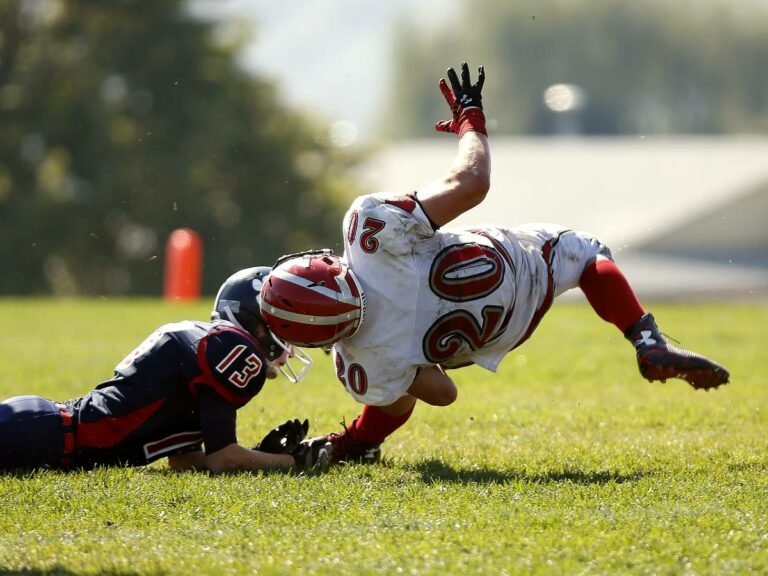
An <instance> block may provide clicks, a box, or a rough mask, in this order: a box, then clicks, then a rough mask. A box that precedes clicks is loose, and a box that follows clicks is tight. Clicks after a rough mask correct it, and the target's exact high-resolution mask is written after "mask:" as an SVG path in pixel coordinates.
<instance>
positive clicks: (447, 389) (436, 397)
mask: <svg viewBox="0 0 768 576" xmlns="http://www.w3.org/2000/svg"><path fill="white" fill-rule="evenodd" d="M458 395H459V391H458V390H457V389H456V386H455V385H453V383H451V386H443V387H441V388H440V390H438V391H437V392H436V393H435V394H433V395H432V396H431V397H430V398H429V399H428V400H427V403H428V404H431V405H432V406H449V405H451V404H453V403H454V402H455V401H456V398H457V397H458Z"/></svg>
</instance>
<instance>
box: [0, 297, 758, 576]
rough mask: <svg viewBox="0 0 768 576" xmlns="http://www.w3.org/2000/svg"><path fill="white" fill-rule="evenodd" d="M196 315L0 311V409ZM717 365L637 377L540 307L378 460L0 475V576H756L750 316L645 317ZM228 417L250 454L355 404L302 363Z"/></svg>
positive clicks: (319, 361)
mask: <svg viewBox="0 0 768 576" xmlns="http://www.w3.org/2000/svg"><path fill="white" fill-rule="evenodd" d="M208 311H209V304H208V303H205V304H199V305H192V306H172V305H168V304H164V303H162V302H160V301H154V300H152V301H149V300H147V301H142V300H138V301H137V300H124V301H119V300H92V301H80V300H75V301H67V300H63V301H52V300H2V299H0V317H2V318H3V320H2V323H1V324H0V397H8V396H13V395H16V394H20V393H35V394H40V395H43V396H47V397H49V398H53V399H57V400H63V399H66V398H69V397H73V396H78V395H81V394H84V393H86V392H87V391H88V390H89V389H90V388H91V387H92V386H94V385H95V384H96V383H98V382H99V381H101V380H103V379H105V378H108V377H109V376H110V375H111V370H112V367H113V366H114V365H115V364H117V363H118V362H119V361H120V360H121V358H122V356H123V355H124V354H126V353H127V352H128V351H130V350H131V349H132V348H133V346H134V345H136V344H137V343H138V342H139V341H140V340H141V339H143V338H144V336H145V335H146V334H147V333H149V332H150V331H151V330H152V329H153V328H155V327H156V326H157V325H159V324H161V323H163V322H166V321H173V320H180V319H184V318H203V319H204V318H206V317H207V314H208ZM652 311H653V312H654V313H655V315H656V317H657V320H658V321H659V323H660V325H661V327H662V330H664V331H665V332H667V333H668V334H671V335H672V336H674V337H675V338H677V339H678V340H680V341H681V343H682V345H684V346H686V347H689V348H692V349H695V350H697V351H699V352H702V353H705V354H708V355H711V356H713V357H715V358H716V359H718V360H719V361H721V362H722V363H723V364H725V365H726V366H728V367H729V368H730V370H731V374H732V383H731V384H730V385H728V386H727V387H725V388H723V389H721V390H717V391H714V392H710V393H704V392H696V391H694V390H693V389H692V388H690V387H689V386H688V385H687V384H685V383H684V382H682V381H670V382H668V383H667V384H664V385H662V384H658V383H656V384H650V383H648V382H646V381H645V380H643V379H641V377H640V375H639V373H638V372H637V368H636V365H635V362H634V354H633V350H632V348H631V346H630V345H629V344H628V343H627V342H626V341H624V340H623V338H622V337H621V335H620V334H618V332H617V331H616V330H615V329H614V328H613V327H612V326H610V325H607V324H605V323H603V322H602V321H600V320H599V319H597V318H596V317H595V316H594V315H593V313H592V312H591V310H590V309H589V308H588V307H587V306H586V305H582V304H579V303H571V304H559V305H556V306H555V308H554V309H553V311H552V312H551V313H550V314H549V315H548V316H547V317H546V318H545V319H544V321H543V322H542V324H541V326H540V327H539V329H538V331H537V332H536V334H535V335H534V336H533V338H532V339H531V340H530V341H529V342H528V343H526V344H525V345H524V346H523V347H522V348H521V349H520V350H518V351H516V352H515V353H513V354H511V355H510V356H509V357H508V358H507V359H506V360H505V361H504V363H503V364H502V366H501V369H500V371H499V373H498V374H496V375H492V374H490V373H487V372H484V371H482V370H480V369H475V368H469V369H464V370H461V371H458V372H456V373H454V376H455V378H456V380H457V382H458V384H459V399H458V400H457V402H456V403H455V404H454V405H452V406H450V407H447V408H431V407H427V406H425V405H419V406H418V407H417V409H416V411H415V413H414V415H413V417H412V418H411V420H410V422H409V423H408V424H407V425H406V427H405V428H403V429H401V430H399V431H398V432H396V433H395V435H394V436H393V437H392V438H390V439H389V440H388V441H387V442H386V443H385V444H384V458H385V459H384V463H383V465H380V466H347V467H341V468H334V469H332V470H331V471H330V472H329V473H327V474H324V475H307V476H293V475H285V474H266V475H265V474H259V475H250V474H241V475H234V476H209V475H207V474H202V473H172V472H170V471H169V470H168V469H167V468H166V466H165V464H164V463H157V464H155V465H153V466H150V467H147V468H136V469H100V470H96V471H92V472H77V473H61V472H51V471H40V472H35V473H29V474H23V475H5V476H0V509H1V510H2V514H0V573H2V574H32V575H38V574H65V575H68V574H114V575H133V574H179V575H190V574H210V575H215V576H224V575H229V574H257V573H258V574H291V575H294V574H333V575H338V574H355V575H358V574H406V575H410V574H484V575H485V574H489V575H490V574H494V575H495V574H513V575H514V574H712V575H721V574H735V575H742V574H766V573H768V402H767V401H768V352H766V350H768V336H767V335H766V334H767V333H768V331H767V330H766V326H768V306H767V305H759V304H750V305H746V304H745V305H725V304H718V305H695V306H693V305H691V306H661V305H660V306H654V307H653V308H652ZM315 358H316V363H315V366H314V367H313V370H312V372H311V375H310V377H309V378H308V379H307V380H305V381H304V382H302V383H301V384H297V385H295V384H289V383H288V382H286V381H285V380H275V381H271V382H270V383H269V384H268V385H267V386H266V387H265V390H264V391H263V392H262V394H261V395H259V396H258V397H257V398H256V399H255V400H254V401H253V402H251V403H250V404H249V405H247V406H246V407H244V408H243V409H242V410H241V411H240V415H239V422H238V424H239V437H240V440H241V442H243V443H244V444H251V443H254V442H256V441H257V440H258V439H259V438H260V437H261V436H262V435H263V434H264V433H265V432H266V431H267V429H268V428H270V427H272V426H273V425H275V424H277V423H279V422H282V421H283V420H285V419H286V418H289V417H295V416H298V417H305V416H306V417H309V418H310V421H311V423H312V429H311V432H310V433H313V432H314V433H320V432H323V433H325V432H329V431H331V430H335V429H337V428H338V423H339V421H340V420H341V419H342V418H346V419H347V420H348V421H349V420H351V419H352V418H353V417H354V416H355V415H356V414H357V412H358V408H359V406H358V405H357V404H355V403H354V401H353V400H352V399H351V398H349V397H348V396H346V394H345V393H344V391H343V390H342V388H341V385H340V384H339V383H338V382H337V381H336V379H335V377H334V370H333V368H332V365H331V361H330V359H329V358H327V357H325V356H323V355H321V354H317V355H315Z"/></svg>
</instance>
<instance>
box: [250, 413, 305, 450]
mask: <svg viewBox="0 0 768 576" xmlns="http://www.w3.org/2000/svg"><path fill="white" fill-rule="evenodd" d="M308 431H309V420H307V419H305V420H304V422H299V419H298V418H294V419H293V420H286V421H285V422H283V423H282V424H280V426H278V427H277V428H273V429H272V430H270V431H269V433H268V434H267V435H266V436H264V438H262V440H261V442H259V443H258V444H256V446H254V447H253V448H252V450H258V451H259V452H269V453H270V454H290V453H292V452H294V451H295V450H296V449H297V448H298V447H299V444H300V443H301V441H302V440H304V438H306V437H307V432H308Z"/></svg>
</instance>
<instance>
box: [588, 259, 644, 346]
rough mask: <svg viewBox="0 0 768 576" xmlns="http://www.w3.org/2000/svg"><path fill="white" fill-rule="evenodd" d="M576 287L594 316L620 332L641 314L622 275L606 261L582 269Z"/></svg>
mask: <svg viewBox="0 0 768 576" xmlns="http://www.w3.org/2000/svg"><path fill="white" fill-rule="evenodd" d="M579 286H580V287H581V290H582V291H583V292H584V295H585V296H586V297H587V300H589V303H590V304H591V305H592V308H594V309H595V312H597V315H598V316H600V318H602V319H603V320H605V321H606V322H610V323H611V324H614V325H615V326H616V327H617V328H618V329H619V330H621V331H622V332H625V331H626V330H627V328H629V327H630V326H632V324H634V323H635V322H637V321H638V320H639V319H640V317H641V316H642V315H643V314H645V310H644V309H643V306H642V305H641V304H640V301H639V300H638V299H637V296H636V295H635V291H634V290H632V287H631V286H630V285H629V282H627V279H626V278H625V277H624V274H622V273H621V270H619V267H618V266H616V264H614V263H613V261H611V260H608V259H607V258H598V259H596V260H595V261H594V262H593V263H591V264H589V265H588V266H587V267H586V268H584V272H582V273H581V280H579Z"/></svg>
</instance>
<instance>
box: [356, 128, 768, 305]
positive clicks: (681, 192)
mask: <svg viewBox="0 0 768 576" xmlns="http://www.w3.org/2000/svg"><path fill="white" fill-rule="evenodd" d="M455 146H456V144H455V142H454V141H453V140H451V139H447V140H443V141H441V140H434V139H430V140H413V141H403V142H397V143H394V144H392V145H391V146H388V147H386V148H384V149H382V150H381V151H380V152H379V153H378V154H377V155H376V156H374V158H373V159H372V160H371V162H370V163H369V164H368V165H367V166H366V168H365V170H364V174H363V178H364V180H365V182H366V186H367V188H368V191H379V190H391V191H397V192H408V191H412V190H415V189H417V188H418V187H419V186H422V185H424V184H426V183H428V182H430V181H431V180H433V179H434V178H436V177H437V176H439V175H440V174H442V173H444V171H445V170H446V169H447V167H448V165H449V162H450V160H451V158H452V155H453V154H454V153H455ZM491 149H492V153H493V172H492V176H491V191H490V193H489V194H488V196H487V198H486V200H485V201H484V202H483V203H482V204H481V205H480V206H478V207H476V208H474V209H473V210H471V211H470V212H468V213H466V214H464V215H462V216H461V217H460V218H459V219H458V220H456V221H455V222H454V223H452V224H451V226H453V225H474V224H481V223H484V222H488V223H494V224H502V225H507V226H515V225H518V224H522V223H525V222H555V223H558V224H562V225H564V226H567V227H570V228H575V229H580V230H586V231H589V232H592V233H593V234H595V235H596V236H597V237H598V238H600V240H602V241H603V242H605V243H606V244H608V245H609V246H610V247H611V249H612V251H613V254H614V257H615V258H616V261H617V262H618V263H619V264H620V265H621V267H622V269H623V270H624V271H625V272H626V274H627V276H628V277H629V278H630V280H631V282H632V284H633V286H635V288H636V289H637V291H638V292H639V293H640V295H641V296H642V297H643V298H646V299H649V298H654V299H663V300H690V299H693V298H707V299H714V298H728V299H754V298H764V297H766V296H768V138H754V137H753V138H738V137H730V138H729V137H722V138H563V139H551V138H505V137H495V136H492V138H491Z"/></svg>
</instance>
